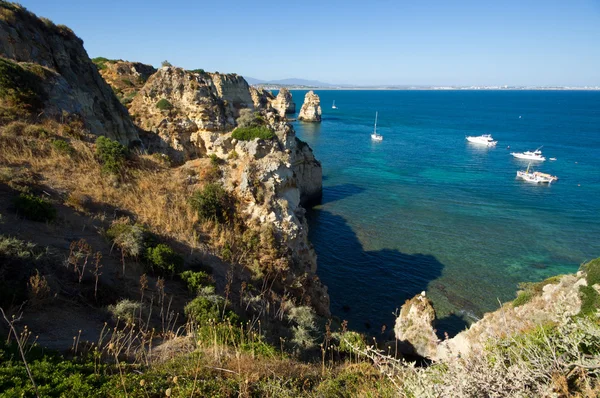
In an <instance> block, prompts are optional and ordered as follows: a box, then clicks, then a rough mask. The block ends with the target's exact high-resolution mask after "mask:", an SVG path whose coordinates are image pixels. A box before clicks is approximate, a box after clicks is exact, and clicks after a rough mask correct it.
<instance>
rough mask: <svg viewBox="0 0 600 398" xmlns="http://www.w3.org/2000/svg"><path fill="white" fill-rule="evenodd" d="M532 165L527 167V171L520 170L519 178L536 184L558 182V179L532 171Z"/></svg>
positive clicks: (518, 172)
mask: <svg viewBox="0 0 600 398" xmlns="http://www.w3.org/2000/svg"><path fill="white" fill-rule="evenodd" d="M530 166H531V163H529V165H528V166H527V170H525V171H523V170H519V171H517V178H520V179H522V180H523V181H527V182H532V183H534V184H552V183H553V182H554V181H557V180H558V177H556V176H553V175H550V174H546V173H541V172H539V171H530V170H529V168H530Z"/></svg>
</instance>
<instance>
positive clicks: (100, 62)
mask: <svg viewBox="0 0 600 398" xmlns="http://www.w3.org/2000/svg"><path fill="white" fill-rule="evenodd" d="M118 61H119V60H116V59H108V58H104V57H96V58H92V62H93V63H94V64H95V65H96V66H97V67H98V69H100V70H102V69H106V68H108V66H107V64H114V63H116V62H118Z"/></svg>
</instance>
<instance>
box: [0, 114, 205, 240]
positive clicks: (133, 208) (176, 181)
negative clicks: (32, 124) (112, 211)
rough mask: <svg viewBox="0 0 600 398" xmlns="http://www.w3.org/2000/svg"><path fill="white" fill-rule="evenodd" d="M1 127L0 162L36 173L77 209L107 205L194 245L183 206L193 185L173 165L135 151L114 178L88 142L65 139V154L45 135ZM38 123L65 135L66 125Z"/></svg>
mask: <svg viewBox="0 0 600 398" xmlns="http://www.w3.org/2000/svg"><path fill="white" fill-rule="evenodd" d="M7 127H8V126H5V127H4V128H3V129H2V133H1V135H0V147H2V151H1V152H0V166H8V167H9V168H11V169H16V168H26V169H27V170H28V172H29V173H35V174H39V175H42V176H43V178H44V182H45V183H46V184H47V185H49V186H50V187H52V188H54V189H56V190H58V191H61V192H66V193H67V194H66V196H67V200H66V202H67V204H69V205H71V206H73V207H75V208H76V209H78V210H84V209H85V208H87V207H89V202H92V203H94V204H98V205H109V206H111V207H114V208H116V209H119V210H121V211H126V212H130V213H133V214H135V215H136V217H137V221H138V222H141V223H144V224H146V225H148V226H149V227H150V228H152V229H153V230H155V231H158V232H159V233H160V234H162V235H164V236H167V237H171V238H174V239H177V240H180V241H183V242H185V243H187V244H189V245H190V246H192V247H195V246H196V245H197V239H195V238H194V233H193V226H194V225H195V223H196V221H197V217H196V215H195V214H194V212H193V211H192V210H191V209H190V207H189V205H188V198H189V196H190V195H191V192H192V190H193V187H192V186H190V185H189V184H187V183H186V179H185V177H184V176H183V175H182V173H180V171H179V170H177V169H169V168H166V167H164V166H163V165H161V164H159V163H157V162H156V161H155V160H153V158H152V157H150V156H139V157H138V158H137V159H136V160H134V161H132V162H131V166H132V167H130V168H129V170H128V172H127V175H126V176H125V178H124V179H123V181H122V182H120V181H118V180H117V179H116V178H114V177H113V176H110V175H106V174H103V173H102V171H101V167H100V165H99V164H98V162H97V161H96V159H95V156H94V146H93V145H92V144H91V143H89V142H86V141H82V140H77V139H71V140H70V142H71V144H72V146H73V148H74V149H75V154H74V155H73V156H68V155H66V154H62V153H60V152H58V151H54V150H52V146H51V145H50V140H44V139H36V138H32V137H29V136H24V135H14V134H11V131H12V129H7ZM39 127H42V128H43V129H45V130H46V131H50V132H52V133H51V134H52V135H54V136H60V137H65V138H67V139H68V138H69V136H67V132H70V129H68V128H65V127H64V126H63V125H61V124H59V123H55V122H47V123H46V124H44V125H41V126H39ZM71 134H72V133H71ZM71 134H70V135H71ZM88 138H89V137H88ZM3 170H4V173H5V174H6V173H7V170H6V169H5V168H3ZM82 198H84V200H83V201H82V200H81V199H82ZM83 202H85V203H83Z"/></svg>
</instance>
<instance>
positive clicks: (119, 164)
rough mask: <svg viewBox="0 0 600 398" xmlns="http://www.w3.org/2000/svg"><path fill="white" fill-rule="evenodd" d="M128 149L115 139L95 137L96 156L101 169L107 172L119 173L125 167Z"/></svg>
mask: <svg viewBox="0 0 600 398" xmlns="http://www.w3.org/2000/svg"><path fill="white" fill-rule="evenodd" d="M128 153H129V151H128V150H127V148H126V147H125V146H123V145H121V144H119V143H118V142H117V141H114V140H111V139H110V138H107V137H104V136H100V137H98V138H97V139H96V156H97V157H98V159H99V160H100V163H101V164H102V171H103V172H105V173H108V174H120V173H121V172H122V171H123V169H124V168H125V160H126V159H127V155H128Z"/></svg>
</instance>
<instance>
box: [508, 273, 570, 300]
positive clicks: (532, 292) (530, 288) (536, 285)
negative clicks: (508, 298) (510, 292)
mask: <svg viewBox="0 0 600 398" xmlns="http://www.w3.org/2000/svg"><path fill="white" fill-rule="evenodd" d="M562 277H563V275H556V276H551V277H550V278H548V279H545V280H543V281H541V282H523V283H520V284H519V289H520V290H519V292H518V294H517V298H516V299H515V300H513V302H512V306H513V307H518V306H520V305H523V304H527V303H528V302H530V301H531V299H533V298H534V297H537V296H540V295H541V294H542V292H543V290H544V286H546V285H550V284H557V283H558V282H560V280H561V279H562Z"/></svg>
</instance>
